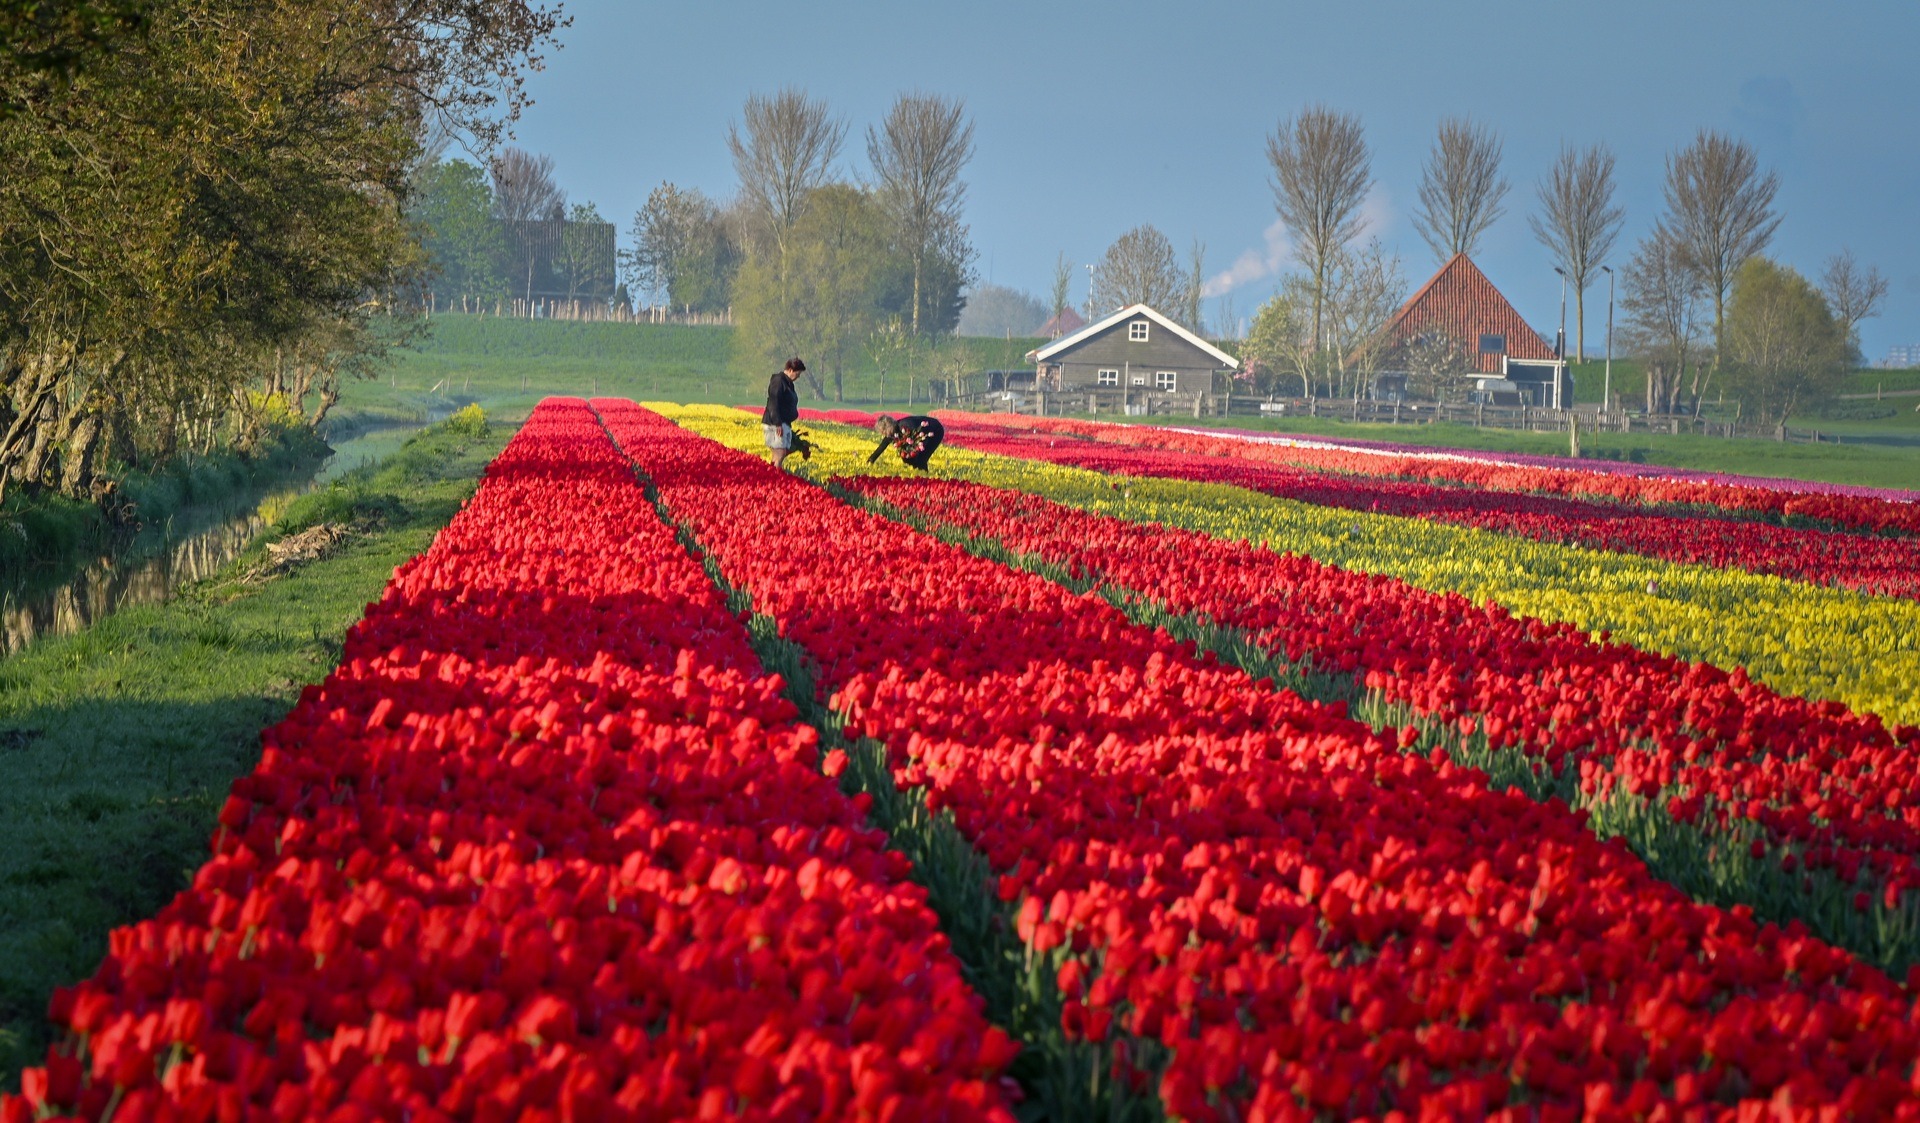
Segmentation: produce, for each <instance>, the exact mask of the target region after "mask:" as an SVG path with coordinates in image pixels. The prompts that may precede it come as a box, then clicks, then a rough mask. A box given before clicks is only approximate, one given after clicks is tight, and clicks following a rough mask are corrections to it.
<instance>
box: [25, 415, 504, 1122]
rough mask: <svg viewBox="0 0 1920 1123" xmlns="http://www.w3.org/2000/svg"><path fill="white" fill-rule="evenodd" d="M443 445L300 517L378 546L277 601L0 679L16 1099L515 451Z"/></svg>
mask: <svg viewBox="0 0 1920 1123" xmlns="http://www.w3.org/2000/svg"><path fill="white" fill-rule="evenodd" d="M506 437H507V434H506V433H504V432H502V431H501V430H500V429H499V428H498V427H496V429H495V431H494V432H493V433H492V435H491V436H489V437H486V438H478V437H474V436H472V435H467V434H462V433H456V432H451V431H449V430H448V429H447V428H445V427H437V428H436V429H434V430H431V431H429V432H428V433H426V434H423V435H422V436H421V437H419V438H418V439H416V440H415V441H413V442H412V443H410V444H409V445H408V446H407V447H406V448H404V449H403V450H401V452H400V453H398V454H397V455H396V456H394V457H393V458H391V459H390V460H389V461H388V462H387V463H385V464H384V465H381V466H378V467H373V468H368V469H364V470H361V471H358V472H353V473H349V474H348V475H347V476H346V477H344V478H342V479H341V480H339V481H337V482H336V483H335V484H334V485H333V486H330V487H328V488H325V489H323V490H320V491H316V492H314V493H312V494H310V495H308V496H306V497H303V498H302V499H300V500H298V501H296V502H295V503H294V504H292V505H290V506H289V508H288V509H287V511H286V513H285V514H284V515H283V516H282V518H281V520H280V522H279V524H278V525H277V527H276V529H275V532H274V533H276V534H287V533H292V532H294V531H297V530H299V529H301V528H303V527H305V526H311V525H314V524H316V523H319V522H323V521H354V522H358V523H359V524H360V526H361V527H362V532H361V533H360V534H358V535H357V536H356V537H354V538H352V539H350V540H349V541H348V542H347V543H346V544H344V545H343V546H342V547H341V548H340V549H339V550H338V552H336V553H334V554H333V555H331V556H329V557H326V558H323V559H321V560H319V561H314V562H310V563H308V564H307V565H305V566H304V567H303V568H300V569H297V570H295V571H294V572H293V573H292V574H291V575H290V576H285V577H281V578H278V579H275V580H271V581H267V582H266V583H264V584H247V583H243V582H241V581H240V580H239V579H238V577H239V574H241V573H244V572H246V571H247V570H248V569H249V568H251V567H252V566H253V565H254V564H256V563H257V562H258V561H259V555H260V553H261V552H262V551H263V550H264V543H262V544H261V545H258V546H256V547H255V550H254V551H253V553H252V554H251V555H250V556H247V557H243V558H241V559H240V560H239V561H238V562H236V563H235V564H234V566H232V567H231V568H230V569H229V571H228V572H227V574H226V575H225V576H223V577H221V578H218V579H215V580H213V581H210V582H206V583H204V584H202V585H200V586H196V587H194V588H192V589H191V590H189V591H188V592H187V593H186V594H184V595H182V596H181V597H179V598H178V599H176V600H174V601H172V602H170V603H168V604H165V605H159V606H149V607H140V608H132V609H127V610H125V611H123V612H121V613H119V614H116V615H114V616H112V617H109V618H108V619H107V620H105V621H103V622H102V623H101V624H99V625H98V626H97V627H95V628H93V629H92V630H91V631H88V632H85V633H82V634H81V635H78V636H74V637H71V638H66V639H56V640H49V641H46V642H44V643H41V644H38V645H36V646H34V647H32V648H30V649H28V650H27V651H25V652H23V653H22V654H20V655H18V656H15V657H14V658H12V659H10V660H8V661H6V662H0V1066H4V1073H5V1082H6V1084H7V1085H8V1086H13V1085H14V1084H15V1083H16V1082H17V1079H18V1073H19V1070H20V1068H21V1067H22V1065H24V1064H30V1063H36V1062H37V1061H38V1060H39V1059H40V1057H41V1056H42V1054H43V1052H44V1050H45V1047H46V1044H47V1039H46V1035H45V1027H44V1018H45V1013H46V1006H47V999H48V996H49V995H50V994H51V992H52V990H53V988H54V987H55V986H59V985H64V984H68V983H71V982H73V981H74V980H76V979H79V978H81V977H83V976H85V975H87V974H89V973H91V972H92V971H93V970H94V968H95V967H97V966H98V964H99V961H100V957H101V955H102V954H103V952H104V950H105V947H106V936H107V933H108V931H109V930H111V929H112V928H113V927H115V926H116V925H120V924H125V923H128V922H130V921H133V920H137V919H140V918H142V917H145V916H149V915H151V914H152V913H154V912H155V911H156V910H158V909H159V908H160V906H161V905H163V904H164V903H165V902H166V901H167V900H168V899H169V898H170V897H171V896H172V895H173V894H174V893H175V892H177V891H178V890H179V889H180V888H182V887H183V886H184V885H185V884H186V883H187V879H188V877H189V875H190V873H191V871H192V870H193V869H194V868H196V867H197V866H198V865H199V864H200V863H201V862H203V861H204V860H205V859H206V855H207V841H208V839H209V837H210V836H211V834H212V830H213V826H214V820H215V816H216V815H217V813H218V811H219V808H220V804H221V801H222V800H223V799H224V798H225V796H226V792H227V788H228V786H229V785H230V784H231V783H232V781H233V779H234V778H235V777H237V776H239V775H241V774H242V773H244V772H245V771H246V770H247V769H249V768H251V767H252V766H253V764H254V762H255V760H256V758H257V756H258V752H259V732H260V730H261V729H262V728H264V727H265V726H267V725H270V724H272V723H273V722H274V721H276V720H278V719H279V717H280V716H281V715H282V714H283V713H285V712H286V710H287V708H288V707H289V706H290V705H291V704H292V702H293V699H294V698H295V697H296V696H297V695H298V693H299V690H300V687H301V686H302V685H304V684H306V683H310V682H317V681H319V680H320V679H321V678H322V677H324V676H325V674H326V673H327V671H328V670H329V669H330V668H331V667H332V666H333V664H334V662H335V661H336V660H337V658H338V656H339V650H340V647H339V642H340V636H341V635H342V633H344V632H345V630H346V628H347V627H348V626H349V625H350V624H352V623H353V622H354V621H355V620H357V619H358V618H359V617H360V615H361V613H362V612H363V611H364V610H365V606H366V603H367V602H368V601H370V600H372V599H374V598H375V597H376V596H377V595H378V594H379V592H380V590H381V588H382V587H384V586H385V584H386V582H387V581H388V579H389V578H391V576H392V573H393V568H394V566H396V565H398V564H400V563H401V562H402V561H404V560H406V559H407V558H409V557H411V556H413V555H414V554H417V553H419V552H420V551H422V550H424V549H425V548H426V546H427V544H428V542H429V541H430V540H431V538H432V536H433V534H434V532H435V531H436V530H438V529H439V528H440V527H441V526H443V525H445V523H446V522H447V520H448V519H450V518H451V517H452V516H453V514H454V512H455V511H456V510H458V508H459V505H460V503H461V501H462V500H463V499H464V498H465V497H466V496H468V495H469V494H471V493H472V490H473V488H474V486H475V481H476V479H477V477H478V475H479V472H480V470H481V468H482V467H484V466H485V464H486V463H487V461H488V460H490V459H491V458H492V457H493V455H494V454H495V453H496V452H497V451H498V450H499V448H500V447H501V446H502V445H503V444H504V443H505V441H506Z"/></svg>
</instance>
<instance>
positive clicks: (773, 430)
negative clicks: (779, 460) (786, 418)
mask: <svg viewBox="0 0 1920 1123" xmlns="http://www.w3.org/2000/svg"><path fill="white" fill-rule="evenodd" d="M760 428H762V429H764V430H766V433H767V447H768V448H771V449H775V450H781V449H790V448H792V447H793V426H791V425H762V426H760Z"/></svg>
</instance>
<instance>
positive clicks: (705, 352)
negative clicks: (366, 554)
mask: <svg viewBox="0 0 1920 1123" xmlns="http://www.w3.org/2000/svg"><path fill="white" fill-rule="evenodd" d="M1039 342H1040V341H1039V340H1033V339H1015V340H1011V341H1008V340H1000V339H959V340H954V341H953V342H952V344H951V346H956V347H962V348H965V349H966V350H967V352H968V354H969V357H970V363H971V365H972V366H973V367H975V368H979V369H994V368H1008V367H1022V366H1023V365H1024V364H1023V362H1022V359H1021V356H1023V355H1024V354H1026V352H1027V351H1028V350H1029V349H1031V348H1032V347H1033V346H1035V345H1036V344H1037V343H1039ZM806 358H807V360H808V362H809V363H810V364H811V365H814V366H816V367H818V366H822V365H823V364H821V363H820V361H819V356H816V355H808V356H806ZM926 367H927V363H926V359H925V358H924V357H922V358H921V359H920V360H918V362H917V365H916V366H915V368H914V371H913V378H914V388H915V390H916V392H917V400H918V401H920V402H923V403H924V401H925V400H926V399H925V394H926V373H927V370H926ZM771 373H772V370H771V368H769V369H767V370H761V369H760V364H758V363H753V362H743V361H742V360H740V359H739V358H738V357H737V356H736V355H735V354H734V351H733V329H732V328H727V327H691V326H686V325H681V324H601V323H572V322H556V321H551V320H507V319H499V318H497V317H492V316H485V317H482V316H462V315H440V316H435V317H434V319H433V325H432V330H431V332H430V333H429V334H428V336H427V337H426V338H425V339H424V340H423V341H422V342H421V343H420V344H419V346H418V348H417V349H416V350H413V351H409V352H404V353H401V354H399V355H397V356H396V357H395V358H394V360H393V362H392V363H391V365H390V367H389V369H388V370H387V373H386V375H385V377H383V378H380V379H373V380H365V381H359V382H354V383H351V384H349V385H347V386H345V387H343V388H342V390H341V397H340V404H339V405H338V406H336V407H335V410H334V416H335V417H336V418H337V419H338V423H340V424H345V425H351V424H356V423H357V419H358V418H359V417H360V416H361V415H362V414H373V413H376V412H377V413H379V414H381V415H384V416H393V415H395V414H397V413H404V412H407V411H415V412H418V413H426V412H428V411H434V410H445V409H447V408H449V407H450V406H451V405H455V404H463V403H465V402H478V403H479V404H480V405H481V406H482V407H484V408H485V409H486V411H487V412H488V414H490V415H494V416H499V417H509V418H514V417H524V416H526V414H527V413H528V412H529V411H530V410H531V409H532V408H533V406H534V405H535V404H536V403H537V402H539V400H540V399H541V398H543V397H546V396H547V395H548V394H582V395H593V394H605V395H609V396H619V397H628V398H633V399H636V400H640V401H649V400H651V401H674V402H722V403H727V404H738V403H741V402H756V401H759V400H761V399H762V397H763V396H764V395H765V394H766V388H767V377H768V375H770V374H771ZM822 379H823V381H826V382H827V384H828V386H829V389H830V388H831V381H830V380H828V379H827V378H826V375H825V373H824V371H823V372H822ZM800 390H801V395H802V398H803V399H805V400H807V401H808V402H810V403H812V404H815V405H818V404H822V403H821V400H820V397H819V395H817V394H815V393H814V391H813V389H812V388H811V387H810V386H809V385H808V384H807V383H806V382H804V381H802V382H801V384H800ZM845 391H846V395H847V401H848V402H850V403H856V404H860V405H868V406H878V405H881V404H891V405H894V406H902V405H904V403H905V401H906V392H907V371H906V369H905V367H904V366H903V365H901V364H895V367H894V369H893V370H891V371H890V372H888V373H887V375H886V376H885V377H884V378H882V376H881V372H880V369H879V367H878V365H877V364H875V363H874V361H873V360H872V358H871V357H870V356H867V355H865V354H862V355H860V356H859V357H858V361H857V362H856V363H855V365H854V367H853V369H851V370H849V371H848V372H847V375H846V382H845Z"/></svg>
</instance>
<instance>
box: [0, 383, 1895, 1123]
mask: <svg viewBox="0 0 1920 1123" xmlns="http://www.w3.org/2000/svg"><path fill="white" fill-rule="evenodd" d="M871 420H872V419H871V418H870V417H869V416H867V415H863V414H858V413H853V412H845V413H838V412H835V413H823V414H816V415H812V416H811V417H810V418H809V419H808V420H805V421H803V422H802V427H803V428H805V429H807V430H808V432H809V434H810V436H811V438H812V439H813V441H814V443H815V445H816V451H815V452H814V454H813V456H812V459H811V461H810V462H808V463H805V464H798V463H797V458H795V462H794V463H792V464H790V466H796V467H797V468H798V471H796V472H793V473H784V472H781V471H779V470H777V469H775V468H774V467H773V466H771V465H770V464H769V463H768V462H767V459H766V456H765V450H764V447H763V445H762V444H761V430H760V424H759V420H758V417H757V416H756V415H755V414H754V413H748V412H743V411H738V410H728V409H723V408H720V407H711V406H693V407H688V406H672V405H665V404H652V403H649V404H646V405H639V404H635V403H633V402H628V401H624V400H616V399H596V400H593V401H591V402H588V401H583V400H579V399H564V398H554V399H548V400H547V401H545V402H544V403H542V404H541V405H540V407H539V408H538V410H537V411H536V412H535V413H534V415H533V416H532V418H531V419H530V420H529V422H528V423H527V425H526V426H525V427H524V428H523V429H522V430H521V431H520V433H519V434H518V435H517V436H516V437H515V438H514V439H513V441H512V442H511V443H510V444H509V445H508V446H507V447H506V449H505V451H504V452H502V453H501V455H500V456H499V458H498V459H497V460H496V461H495V462H494V463H493V464H492V465H491V466H490V467H489V469H488V471H487V474H486V477H485V479H484V481H483V482H482V484H481V486H480V488H479V491H478V492H477V494H476V495H475V496H474V498H473V499H472V500H471V501H469V503H468V504H467V505H466V506H465V507H464V508H463V509H462V510H461V511H460V513H459V514H458V515H457V516H456V517H455V518H454V520H453V521H452V523H451V524H450V525H448V526H447V528H446V529H445V530H444V531H442V532H441V534H440V535H439V536H438V538H437V539H436V540H435V541H434V543H433V545H432V546H431V548H429V549H428V550H427V551H426V552H425V553H424V554H422V555H420V556H419V557H417V558H415V559H413V560H412V561H410V562H408V563H407V564H405V565H403V566H401V567H400V568H399V569H398V570H396V571H395V574H394V578H393V581H392V583H391V584H390V585H389V586H388V587H387V589H386V591H385V593H384V594H383V596H382V597H381V599H380V600H379V601H377V602H376V603H373V604H370V605H368V606H367V613H366V616H365V618H364V619H363V620H362V621H361V622H360V623H358V624H357V625H355V627H354V628H353V629H352V630H351V631H350V632H349V633H348V635H347V637H346V640H345V643H344V648H343V651H344V653H343V656H342V658H341V661H340V664H339V666H338V667H337V668H336V669H335V670H334V671H333V672H332V674H330V675H329V676H328V678H327V679H326V681H325V682H323V683H321V684H319V685H317V686H313V687H308V688H307V689H306V691H305V692H304V693H303V694H302V696H301V698H300V701H299V703H298V704H297V705H296V706H295V707H294V709H293V710H292V712H291V713H289V714H288V715H287V716H286V717H285V719H284V720H282V721H281V722H280V723H279V724H277V725H275V726H273V727H271V728H269V729H268V730H266V731H265V732H264V733H263V735H262V742H263V753H262V756H261V758H260V761H259V764H258V766H257V767H256V768H255V769H254V770H253V771H252V772H251V773H249V774H247V775H245V776H242V777H240V778H238V779H237V780H236V781H235V782H234V784H233V787H232V791H231V794H230V795H229V797H228V799H227V801H226V804H225V807H224V809H223V810H222V811H221V813H220V817H219V826H218V828H217V830H216V831H215V834H214V837H213V839H212V844H211V856H210V858H209V859H208V860H207V862H206V864H205V865H204V866H202V867H201V868H200V869H199V871H198V872H197V874H196V875H195V876H194V878H193V880H192V884H191V886H190V887H189V888H188V889H187V890H185V891H184V892H182V893H181V894H180V895H179V896H178V897H176V898H175V899H174V900H173V901H172V902H171V903H170V904H168V905H167V906H166V907H165V908H164V909H163V910H161V911H160V912H159V913H158V914H156V915H154V916H153V917H152V918H150V919H148V920H145V921H142V922H141V923H139V924H136V925H134V926H132V927H129V928H125V929H121V930H119V931H117V932H115V933H114V934H113V936H112V938H111V940H110V947H109V952H108V955H107V957H106V959H105V961H104V962H103V963H102V964H101V965H100V967H99V969H98V970H97V971H96V972H95V973H94V974H93V975H92V976H90V977H89V978H86V979H84V980H82V981H80V982H78V983H77V984H76V985H74V986H72V987H68V988H64V989H61V990H59V991H57V992H56V993H55V994H54V995H53V996H52V1001H51V1004H50V1012H49V1013H50V1017H51V1020H52V1022H53V1023H54V1025H55V1027H56V1030H57V1034H56V1041H55V1044H54V1045H53V1046H52V1048H51V1049H50V1050H49V1052H48V1054H47V1056H46V1059H45V1063H44V1064H43V1065H41V1066H39V1067H36V1068H32V1069H29V1070H27V1071H26V1072H25V1073H23V1074H22V1076H21V1079H20V1085H19V1091H18V1093H17V1094H15V1095H12V1096H9V1097H6V1098H4V1099H0V1123H25V1121H27V1120H33V1119H44V1118H81V1119H87V1120H106V1119H112V1120H118V1121H129V1120H161V1119H165V1120H182V1121H189V1120H191V1121H200V1120H256V1119H257V1120H269V1119H292V1118H315V1119H320V1118H324V1119H330V1120H375V1119H407V1120H456V1119H457V1120H465V1119H478V1120H494V1119H510V1118H513V1119H537V1120H554V1121H569V1123H572V1121H587V1120H618V1121H636V1123H637V1121H643V1120H645V1121H650V1120H669V1119H728V1118H748V1119H768V1120H776V1119H777V1120H788V1119H793V1120H800V1119H808V1120H813V1119H819V1120H837V1119H874V1120H907V1121H912V1123H922V1121H930V1120H947V1119H994V1120H1005V1121H1013V1120H1025V1119H1042V1118H1045V1119H1084V1120H1093V1119H1102V1120H1157V1119H1176V1120H1209V1121H1215V1120H1217V1121H1229V1120H1231V1121H1243V1120H1245V1121H1251V1120H1265V1121H1276V1120H1321V1119H1326V1120H1333V1119H1371V1120H1381V1121H1385V1120H1408V1121H1412V1120H1424V1119H1483V1118H1493V1119H1505V1120H1530V1119H1541V1120H1560V1119H1566V1120H1571V1119H1603V1120H1614V1119H1618V1120H1629V1119H1649V1120H1653V1119H1671V1120H1723V1119H1724V1120H1735V1121H1744V1120H1761V1119H1808V1120H1825V1119H1913V1120H1920V1002H1917V1001H1916V1000H1917V999H1920V728H1916V727H1915V724H1916V723H1920V504H1917V503H1915V502H1914V498H1915V497H1913V496H1902V495H1896V494H1890V493H1866V492H1849V491H1847V490H1845V489H1825V490H1810V491H1804V492H1792V491H1787V490H1785V489H1783V488H1779V487H1762V486H1750V485H1748V484H1747V483H1744V482H1742V481H1739V480H1735V479H1730V478H1729V479H1703V478H1698V477H1690V478H1684V479H1681V478H1673V479H1663V478H1661V477H1659V476H1658V475H1657V474H1648V473H1637V474H1624V473H1623V474H1620V475H1615V476H1609V475H1607V474H1605V473H1601V472H1595V471H1587V470H1574V469H1569V468H1561V467H1555V466H1551V465H1526V464H1490V463H1474V462H1472V461H1470V460H1467V459H1445V458H1433V457H1427V458H1420V457H1411V456H1407V457H1402V456H1396V455H1392V454H1388V455H1369V456H1359V455H1355V454H1351V453H1343V452H1339V451H1337V450H1327V449H1318V448H1300V447H1291V446H1285V445H1280V444H1273V443H1262V442H1257V441H1248V440H1237V439H1233V438H1230V437H1222V436H1215V435H1205V434H1197V433H1189V432H1177V431H1169V430H1149V429H1142V428H1135V427H1128V426H1119V425H1100V424H1096V423H1090V422H1075V421H1060V420H1054V419H1026V418H1021V419H1007V418H993V417H971V416H968V415H958V414H956V415H951V416H946V417H944V420H945V422H946V425H947V430H948V443H947V445H946V446H944V447H943V448H942V449H941V450H940V451H939V453H938V454H937V455H936V456H935V457H934V460H933V471H932V472H931V473H927V474H921V473H917V472H911V471H909V470H907V469H905V468H903V467H902V466H901V465H900V464H899V463H898V460H897V458H895V457H885V458H882V460H881V462H880V463H879V464H878V465H877V466H873V467H869V466H868V465H867V463H866V456H867V453H868V452H869V451H870V450H871V449H872V447H873V441H872V439H871V438H870V437H869V436H868V434H867V432H866V431H865V430H864V429H863V428H859V427H861V426H865V425H868V424H870V422H871Z"/></svg>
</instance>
